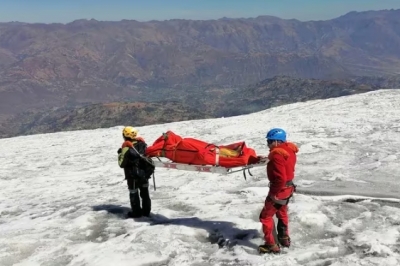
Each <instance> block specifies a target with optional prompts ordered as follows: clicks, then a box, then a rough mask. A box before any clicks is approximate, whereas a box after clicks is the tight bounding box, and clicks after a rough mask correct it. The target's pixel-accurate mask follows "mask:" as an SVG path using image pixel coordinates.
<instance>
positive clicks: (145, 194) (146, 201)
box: [140, 181, 151, 216]
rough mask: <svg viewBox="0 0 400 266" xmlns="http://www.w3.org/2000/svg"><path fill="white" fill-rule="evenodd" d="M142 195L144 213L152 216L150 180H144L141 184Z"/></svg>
mask: <svg viewBox="0 0 400 266" xmlns="http://www.w3.org/2000/svg"><path fill="white" fill-rule="evenodd" d="M140 197H141V198H142V215H143V216H150V212H151V199H150V193H149V182H148V181H146V182H143V183H142V184H141V186H140Z"/></svg>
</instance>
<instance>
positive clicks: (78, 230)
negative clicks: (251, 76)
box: [0, 90, 400, 266]
mask: <svg viewBox="0 0 400 266" xmlns="http://www.w3.org/2000/svg"><path fill="white" fill-rule="evenodd" d="M399 99H400V90H384V91H376V92H371V93H366V94H360V95H353V96H346V97H341V98H335V99H328V100H317V101H310V102H304V103H296V104H290V105H286V106H280V107H276V108H273V109H269V110H265V111H262V112H258V113H254V114H250V115H243V116H238V117H230V118H220V119H209V120H197V121H186V122H178V123H170V124H161V125H153V126H145V127H140V128H139V130H140V134H141V135H142V136H143V137H144V138H145V139H146V140H147V142H148V143H149V144H151V143H152V142H153V141H154V140H155V139H156V138H157V137H158V136H160V135H161V133H163V132H165V131H167V130H169V129H170V130H173V131H174V132H175V133H177V134H179V135H181V136H184V137H195V138H198V139H201V140H204V141H207V142H210V143H215V144H228V143H232V142H236V141H240V140H245V141H246V143H247V144H248V146H250V147H253V148H255V149H256V151H257V153H258V154H265V155H266V154H267V153H268V150H267V146H266V142H265V138H264V136H265V134H266V132H267V130H268V129H270V128H271V127H283V128H285V129H286V130H287V131H288V133H289V139H290V140H291V141H294V142H295V143H297V144H298V145H299V147H300V152H299V162H298V166H297V177H296V183H297V184H298V185H299V187H298V188H299V193H297V194H296V195H295V197H294V200H293V201H292V202H291V204H290V207H289V212H290V231H291V238H292V247H291V248H290V249H285V250H284V252H283V253H282V254H280V255H264V256H260V255H258V254H257V252H256V247H257V245H259V244H261V243H262V239H261V238H260V236H261V234H260V228H261V226H260V223H259V221H258V215H259V212H260V210H261V208H262V206H263V202H264V199H265V196H266V195H267V193H268V182H267V179H266V176H265V169H264V167H259V168H256V169H253V171H252V172H253V174H254V176H253V177H248V179H247V181H245V180H244V179H243V176H242V174H241V173H240V172H239V173H237V174H232V175H228V176H223V175H218V174H207V173H197V172H188V171H178V170H167V169H162V168H159V169H157V171H156V182H157V183H156V185H157V190H156V191H153V190H152V189H151V196H152V200H153V201H152V204H153V210H152V212H153V215H154V219H153V221H150V220H146V219H144V218H143V219H142V218H141V219H136V220H133V219H124V218H123V216H124V212H127V211H128V208H129V200H128V190H127V187H126V184H125V181H124V180H123V179H124V178H123V171H122V169H120V168H119V167H118V164H117V149H118V148H119V146H120V145H121V143H122V139H121V130H122V126H120V127H114V128H109V129H97V130H83V131H74V132H62V133H54V134H41V135H33V136H23V137H15V138H9V139H1V140H0V160H1V164H0V190H1V193H0V265H2V266H8V265H18V266H22V265H45V266H48V265H96V266H102V265H107V266H108V265H147V266H150V265H170V266H172V265H193V266H206V265H324V266H325V265H332V266H339V265H386V266H388V265H400V256H399V251H400V233H399V230H400V209H399V201H398V200H397V199H396V198H399V195H400V194H399V192H400V183H399V181H398V179H399V176H400V168H399V157H400V101H399ZM127 124H132V125H134V118H132V121H127ZM352 195H358V196H352ZM365 196H371V197H372V196H376V197H380V198H381V199H377V198H371V197H365ZM382 198H386V199H382ZM154 221H155V222H154ZM221 240H224V242H221ZM218 243H220V244H221V246H222V247H221V248H220V245H218Z"/></svg>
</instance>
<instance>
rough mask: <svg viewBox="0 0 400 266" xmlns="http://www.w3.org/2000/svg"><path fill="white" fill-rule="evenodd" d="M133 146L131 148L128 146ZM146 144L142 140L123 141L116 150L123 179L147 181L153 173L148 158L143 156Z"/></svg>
mask: <svg viewBox="0 0 400 266" xmlns="http://www.w3.org/2000/svg"><path fill="white" fill-rule="evenodd" d="M131 143H132V144H133V148H132V147H130V146H131V145H130V144H131ZM146 148H147V144H146V143H145V142H144V141H142V140H135V141H133V142H129V141H125V142H124V143H123V144H122V147H121V148H120V149H119V150H118V164H119V166H120V167H121V168H123V169H124V173H125V179H131V178H132V179H134V180H147V179H149V178H150V177H151V174H152V173H153V172H154V165H153V164H152V161H151V159H150V158H147V157H145V156H144V154H145V152H146Z"/></svg>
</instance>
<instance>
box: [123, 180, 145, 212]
mask: <svg viewBox="0 0 400 266" xmlns="http://www.w3.org/2000/svg"><path fill="white" fill-rule="evenodd" d="M127 183H128V189H129V200H130V202H131V208H132V217H141V216H149V215H150V211H151V199H150V194H149V181H148V180H147V179H146V180H135V179H127ZM140 200H141V201H142V204H140Z"/></svg>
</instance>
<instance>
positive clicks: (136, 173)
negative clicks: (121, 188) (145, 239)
mask: <svg viewBox="0 0 400 266" xmlns="http://www.w3.org/2000/svg"><path fill="white" fill-rule="evenodd" d="M122 136H123V138H124V142H123V143H122V146H121V148H119V149H118V164H119V166H120V167H121V168H123V169H124V174H125V180H126V181H127V185H128V189H129V199H130V203H131V209H132V211H131V212H130V213H129V216H130V217H132V218H139V217H141V216H147V217H148V216H150V211H151V199H150V194H149V178H150V176H151V173H152V172H149V171H147V169H148V166H149V165H148V164H149V162H148V161H146V158H145V157H144V154H145V152H146V148H147V144H146V142H145V141H144V139H143V138H141V137H138V131H137V130H136V129H135V128H134V127H131V126H127V127H125V128H124V129H123V130H122ZM140 199H141V201H142V202H141V203H142V204H140Z"/></svg>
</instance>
